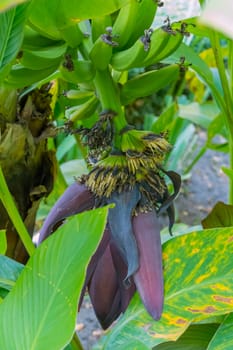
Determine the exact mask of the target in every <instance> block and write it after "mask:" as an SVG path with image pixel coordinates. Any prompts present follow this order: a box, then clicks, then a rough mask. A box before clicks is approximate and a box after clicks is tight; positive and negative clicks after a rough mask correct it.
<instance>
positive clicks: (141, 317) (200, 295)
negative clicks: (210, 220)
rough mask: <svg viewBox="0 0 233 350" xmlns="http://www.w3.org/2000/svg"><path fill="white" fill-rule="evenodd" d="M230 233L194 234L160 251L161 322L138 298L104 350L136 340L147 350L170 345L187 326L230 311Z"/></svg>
mask: <svg viewBox="0 0 233 350" xmlns="http://www.w3.org/2000/svg"><path fill="white" fill-rule="evenodd" d="M232 254H233V228H224V229H211V230H204V231H198V232H193V233H190V234H187V235H183V236H179V237H176V238H174V239H171V240H169V241H168V242H166V243H165V244H164V245H163V263H164V278H165V304H164V312H163V314H162V318H161V320H160V321H158V322H155V321H154V320H153V319H152V318H151V317H150V316H149V314H148V313H147V312H146V311H145V309H144V307H143V305H142V303H141V301H140V298H139V296H138V294H136V295H135V297H134V298H133V300H132V302H131V304H130V306H129V308H128V309H127V311H126V313H125V314H124V316H123V317H122V318H121V319H120V320H119V322H118V323H117V324H116V325H115V327H114V328H113V329H112V331H111V332H110V333H109V335H108V337H106V339H105V342H104V349H105V350H108V349H113V348H114V350H121V349H124V348H125V347H124V344H127V342H128V340H129V339H132V338H134V337H135V338H136V339H140V341H141V342H142V343H143V344H145V345H146V346H148V347H151V348H152V347H153V346H155V345H159V344H162V343H164V342H167V341H174V340H176V339H178V338H179V336H180V335H181V334H182V333H184V331H185V330H186V329H187V327H188V326H189V325H190V323H191V322H194V321H196V320H201V319H206V318H208V317H210V316H211V317H212V316H216V315H221V314H226V313H228V312H231V311H233V304H232V293H233V265H232Z"/></svg>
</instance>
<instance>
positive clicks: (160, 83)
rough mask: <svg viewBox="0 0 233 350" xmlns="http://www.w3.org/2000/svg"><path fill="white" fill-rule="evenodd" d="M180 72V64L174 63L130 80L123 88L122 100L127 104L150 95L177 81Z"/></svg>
mask: <svg viewBox="0 0 233 350" xmlns="http://www.w3.org/2000/svg"><path fill="white" fill-rule="evenodd" d="M179 74H180V67H179V65H178V64H173V65H170V66H167V67H164V68H161V69H159V70H151V71H149V72H146V73H142V74H140V75H137V76H136V77H135V78H132V79H130V80H128V81H127V82H126V83H125V84H124V85H123V86H122V88H121V95H120V97H121V102H122V104H123V105H127V104H129V103H130V102H132V101H134V100H135V99H136V98H139V97H144V96H149V95H151V94H153V93H154V92H156V91H158V90H160V89H162V88H163V87H165V86H167V85H168V84H169V83H171V82H173V81H175V80H176V79H177V78H178V77H179Z"/></svg>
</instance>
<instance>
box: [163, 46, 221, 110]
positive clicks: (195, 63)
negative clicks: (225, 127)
mask: <svg viewBox="0 0 233 350" xmlns="http://www.w3.org/2000/svg"><path fill="white" fill-rule="evenodd" d="M180 57H185V60H186V63H187V64H191V66H190V68H191V69H192V70H194V71H195V73H197V75H198V76H199V77H200V78H201V80H202V81H203V82H204V83H205V84H206V85H207V86H208V87H209V88H210V90H211V92H212V94H213V97H214V98H215V100H216V102H217V104H218V106H219V108H220V110H225V101H224V99H223V96H222V90H218V88H217V86H216V84H215V81H214V75H213V73H212V71H211V69H210V68H209V66H208V65H207V64H206V63H205V61H204V60H203V59H202V58H201V57H200V56H199V55H198V54H197V53H196V52H195V51H194V49H193V48H191V47H189V46H187V45H186V44H184V43H182V44H181V45H180V47H179V48H178V50H176V52H175V53H174V54H172V55H171V56H169V57H167V58H166V59H164V62H165V63H170V64H172V63H175V62H179V60H180Z"/></svg>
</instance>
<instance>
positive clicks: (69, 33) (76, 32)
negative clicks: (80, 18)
mask: <svg viewBox="0 0 233 350" xmlns="http://www.w3.org/2000/svg"><path fill="white" fill-rule="evenodd" d="M60 32H61V34H62V37H63V38H64V40H65V41H66V42H67V44H68V45H69V46H70V47H72V48H76V47H78V45H79V44H80V43H81V42H82V40H83V38H84V33H83V32H82V31H81V29H80V27H79V25H78V24H77V23H75V24H73V25H69V26H67V27H64V28H61V29H60Z"/></svg>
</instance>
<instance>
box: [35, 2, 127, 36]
mask: <svg viewBox="0 0 233 350" xmlns="http://www.w3.org/2000/svg"><path fill="white" fill-rule="evenodd" d="M129 1H130V0H108V1H106V0H89V1H88V2H87V1H86V0H79V1H74V0H70V1H67V0H60V1H59V5H58V3H57V0H50V1H47V0H33V1H32V3H31V7H30V16H29V20H30V22H31V24H32V25H33V28H35V29H37V30H38V32H40V33H42V34H43V35H45V36H48V37H51V38H53V39H60V38H61V30H63V29H64V28H68V27H69V26H72V25H73V24H74V23H78V22H80V21H82V20H86V19H90V18H93V17H101V16H104V15H107V14H110V13H112V12H115V11H117V10H118V9H119V8H121V7H123V6H125V5H126V4H127V3H128V2H129Z"/></svg>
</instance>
